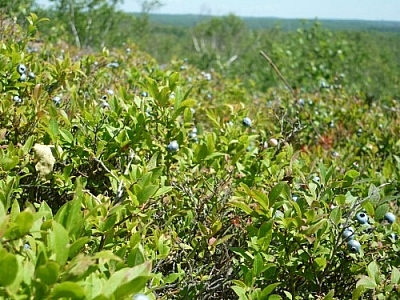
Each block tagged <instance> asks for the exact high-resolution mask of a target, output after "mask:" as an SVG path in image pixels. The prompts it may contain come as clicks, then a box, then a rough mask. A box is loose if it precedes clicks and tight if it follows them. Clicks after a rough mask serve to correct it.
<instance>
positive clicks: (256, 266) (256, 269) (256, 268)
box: [253, 253, 263, 277]
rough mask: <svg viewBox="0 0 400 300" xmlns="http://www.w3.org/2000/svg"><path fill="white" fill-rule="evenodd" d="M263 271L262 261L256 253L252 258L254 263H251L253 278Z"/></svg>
mask: <svg viewBox="0 0 400 300" xmlns="http://www.w3.org/2000/svg"><path fill="white" fill-rule="evenodd" d="M262 270H263V259H262V256H261V254H260V253H257V254H256V255H255V256H254V261H253V274H254V276H255V277H258V276H260V274H261V272H262Z"/></svg>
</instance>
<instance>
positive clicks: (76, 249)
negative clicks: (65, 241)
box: [68, 236, 90, 258]
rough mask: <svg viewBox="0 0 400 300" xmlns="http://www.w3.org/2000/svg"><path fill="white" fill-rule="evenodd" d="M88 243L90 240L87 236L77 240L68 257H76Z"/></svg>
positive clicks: (71, 246) (72, 245) (70, 248)
mask: <svg viewBox="0 0 400 300" xmlns="http://www.w3.org/2000/svg"><path fill="white" fill-rule="evenodd" d="M89 241H90V238H89V237H88V236H83V237H81V238H79V239H77V240H76V241H75V242H73V243H72V244H71V245H70V247H69V251H68V257H69V258H73V257H75V256H76V255H78V253H79V251H80V250H81V249H82V247H83V246H85V244H87V243H88V242H89Z"/></svg>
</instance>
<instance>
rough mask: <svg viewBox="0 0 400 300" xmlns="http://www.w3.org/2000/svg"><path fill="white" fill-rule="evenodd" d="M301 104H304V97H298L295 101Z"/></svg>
mask: <svg viewBox="0 0 400 300" xmlns="http://www.w3.org/2000/svg"><path fill="white" fill-rule="evenodd" d="M297 102H298V103H299V104H300V105H301V106H304V103H305V102H304V99H302V98H300V99H299V101H297Z"/></svg>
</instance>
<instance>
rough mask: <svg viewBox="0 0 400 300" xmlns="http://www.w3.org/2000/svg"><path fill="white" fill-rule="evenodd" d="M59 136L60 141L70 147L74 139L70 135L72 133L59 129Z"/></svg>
mask: <svg viewBox="0 0 400 300" xmlns="http://www.w3.org/2000/svg"><path fill="white" fill-rule="evenodd" d="M60 136H61V138H62V139H61V141H63V142H66V143H67V144H70V145H72V144H73V142H74V137H73V135H72V133H71V132H70V131H69V130H67V129H65V128H61V129H60Z"/></svg>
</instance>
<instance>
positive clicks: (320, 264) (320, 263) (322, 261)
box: [314, 257, 326, 270]
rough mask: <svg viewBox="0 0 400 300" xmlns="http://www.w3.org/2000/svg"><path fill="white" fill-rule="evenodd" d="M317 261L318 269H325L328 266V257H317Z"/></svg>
mask: <svg viewBox="0 0 400 300" xmlns="http://www.w3.org/2000/svg"><path fill="white" fill-rule="evenodd" d="M314 261H315V263H316V264H317V266H318V268H317V269H318V270H324V269H325V267H326V259H325V257H317V258H316V259H315V260H314Z"/></svg>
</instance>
